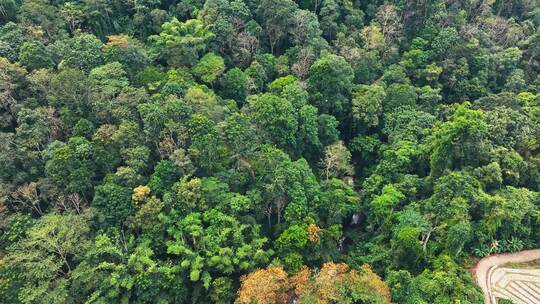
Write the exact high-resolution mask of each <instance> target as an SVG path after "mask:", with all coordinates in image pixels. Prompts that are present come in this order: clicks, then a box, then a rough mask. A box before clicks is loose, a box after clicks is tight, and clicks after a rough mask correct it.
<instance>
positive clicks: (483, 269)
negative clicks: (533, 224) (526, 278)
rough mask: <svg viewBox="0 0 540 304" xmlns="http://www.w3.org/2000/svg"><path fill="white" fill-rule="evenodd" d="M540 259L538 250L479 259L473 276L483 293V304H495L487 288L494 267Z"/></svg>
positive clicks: (539, 250)
mask: <svg viewBox="0 0 540 304" xmlns="http://www.w3.org/2000/svg"><path fill="white" fill-rule="evenodd" d="M538 259H540V248H539V249H532V250H524V251H520V252H516V253H509V254H495V255H490V256H488V257H485V258H483V259H481V260H480V261H479V262H478V264H476V266H475V267H474V269H473V274H474V277H475V279H476V283H478V285H480V287H481V288H482V291H483V292H484V303H485V304H495V303H496V301H495V298H494V297H493V296H492V295H491V291H490V288H489V285H490V284H489V280H490V270H491V269H493V268H494V267H495V266H499V265H504V264H508V263H524V262H529V261H533V260H538Z"/></svg>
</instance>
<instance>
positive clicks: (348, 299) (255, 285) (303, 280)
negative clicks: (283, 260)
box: [236, 262, 391, 304]
mask: <svg viewBox="0 0 540 304" xmlns="http://www.w3.org/2000/svg"><path fill="white" fill-rule="evenodd" d="M293 301H294V303H297V304H314V303H315V304H332V303H372V304H389V303H391V300H390V290H389V288H388V286H387V285H386V283H385V282H384V281H383V280H382V279H381V278H380V277H379V276H378V275H377V274H376V273H374V272H373V270H371V267H370V266H369V265H363V266H362V267H360V269H358V270H356V269H351V268H350V267H349V266H348V265H347V264H345V263H333V262H328V263H325V264H324V265H323V267H322V268H321V269H320V270H319V271H317V272H315V271H310V270H309V269H308V268H307V267H306V266H304V267H303V268H302V270H300V271H299V272H298V273H296V274H295V275H294V276H291V277H289V276H288V275H287V273H286V272H285V271H284V270H283V269H282V268H281V267H275V266H270V267H268V268H267V269H259V270H257V271H255V272H252V273H250V274H248V275H247V276H244V277H242V278H241V287H240V290H239V291H238V298H237V299H236V304H252V303H256V304H282V303H283V304H285V303H291V302H293Z"/></svg>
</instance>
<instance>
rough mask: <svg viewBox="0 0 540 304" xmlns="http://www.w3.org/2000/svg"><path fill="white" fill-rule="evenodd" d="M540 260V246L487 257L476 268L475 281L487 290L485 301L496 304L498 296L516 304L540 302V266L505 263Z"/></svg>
mask: <svg viewBox="0 0 540 304" xmlns="http://www.w3.org/2000/svg"><path fill="white" fill-rule="evenodd" d="M538 259H540V249H534V250H524V251H521V252H517V253H512V254H500V255H492V256H489V257H485V258H483V259H482V260H480V261H479V262H478V264H476V267H475V268H474V269H473V272H474V275H475V279H476V282H477V283H478V285H480V287H481V288H482V290H483V291H484V302H485V303H486V304H496V303H497V298H500V299H508V300H511V301H512V302H514V303H515V304H539V303H540V269H530V268H510V267H506V266H504V265H508V264H511V263H527V262H530V261H534V260H538Z"/></svg>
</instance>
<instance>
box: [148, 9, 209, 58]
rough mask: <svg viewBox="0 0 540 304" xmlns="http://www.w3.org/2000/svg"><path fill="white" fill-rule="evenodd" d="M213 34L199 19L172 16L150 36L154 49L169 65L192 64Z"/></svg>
mask: <svg viewBox="0 0 540 304" xmlns="http://www.w3.org/2000/svg"><path fill="white" fill-rule="evenodd" d="M213 37H214V34H213V33H212V32H210V31H209V30H208V29H207V28H206V27H205V26H204V25H203V24H202V23H201V22H200V21H199V20H196V19H191V20H187V21H186V22H180V21H178V19H176V18H173V19H172V20H171V21H169V22H165V23H164V24H163V25H162V31H161V33H159V35H154V36H150V37H149V39H150V41H151V42H152V43H153V45H152V46H153V48H154V51H155V52H157V53H158V54H159V56H160V57H161V58H163V60H165V61H166V62H167V64H169V65H170V66H175V67H177V66H192V65H194V64H195V63H196V62H197V60H198V59H199V56H200V54H201V53H202V52H204V50H205V49H206V44H207V42H208V40H209V39H211V38H213Z"/></svg>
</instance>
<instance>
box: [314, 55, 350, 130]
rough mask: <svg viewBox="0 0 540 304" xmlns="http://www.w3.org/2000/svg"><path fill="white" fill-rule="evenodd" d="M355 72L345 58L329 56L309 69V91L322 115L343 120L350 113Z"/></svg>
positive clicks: (322, 58) (325, 56) (323, 57)
mask: <svg viewBox="0 0 540 304" xmlns="http://www.w3.org/2000/svg"><path fill="white" fill-rule="evenodd" d="M353 79H354V72H353V69H352V68H351V66H350V65H349V64H348V63H347V61H345V59H344V58H343V57H340V56H337V55H331V54H327V55H324V56H322V57H321V58H320V59H318V60H317V61H315V63H314V64H313V65H312V66H311V68H310V69H309V78H308V80H307V87H308V91H309V92H310V94H311V96H310V97H311V99H312V101H313V103H314V104H315V105H316V106H317V108H319V111H320V112H321V113H325V114H331V115H334V116H336V118H338V119H339V120H343V119H344V118H345V117H346V115H347V113H349V112H350V107H351V105H350V101H349V97H350V94H351V91H352V87H353V85H352V81H353Z"/></svg>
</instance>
